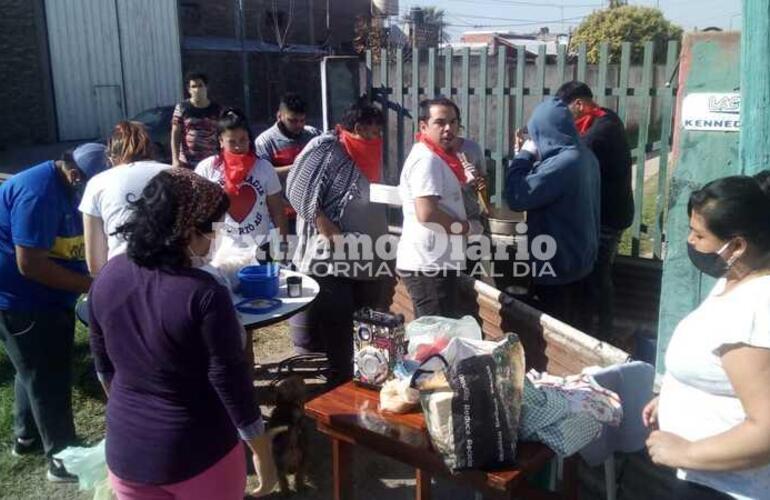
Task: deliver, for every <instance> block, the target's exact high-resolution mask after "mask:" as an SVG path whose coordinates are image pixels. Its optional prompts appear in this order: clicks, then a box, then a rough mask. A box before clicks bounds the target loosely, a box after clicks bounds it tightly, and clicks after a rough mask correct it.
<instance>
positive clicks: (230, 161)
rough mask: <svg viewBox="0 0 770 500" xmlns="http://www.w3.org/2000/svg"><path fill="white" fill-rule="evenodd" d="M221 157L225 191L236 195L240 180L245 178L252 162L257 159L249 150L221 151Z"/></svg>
mask: <svg viewBox="0 0 770 500" xmlns="http://www.w3.org/2000/svg"><path fill="white" fill-rule="evenodd" d="M221 159H222V164H223V165H224V174H225V187H224V189H225V192H226V193H227V194H231V195H236V194H238V192H239V191H240V186H241V182H243V181H244V180H245V179H246V176H247V175H249V172H250V171H251V169H252V167H253V166H254V162H255V161H257V155H255V154H254V153H253V152H251V151H249V152H248V153H231V152H229V151H222V153H221Z"/></svg>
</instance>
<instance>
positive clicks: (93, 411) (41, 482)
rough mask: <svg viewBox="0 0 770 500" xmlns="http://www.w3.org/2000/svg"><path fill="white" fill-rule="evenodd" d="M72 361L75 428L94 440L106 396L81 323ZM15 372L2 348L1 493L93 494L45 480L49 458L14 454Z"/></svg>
mask: <svg viewBox="0 0 770 500" xmlns="http://www.w3.org/2000/svg"><path fill="white" fill-rule="evenodd" d="M72 362H73V372H72V406H73V409H74V412H75V428H76V430H77V433H78V437H80V438H81V439H82V440H83V441H85V442H86V443H88V444H95V443H96V442H98V441H99V440H100V439H102V437H104V410H105V398H104V395H103V394H102V389H101V386H100V385H99V381H98V380H97V379H96V375H95V373H94V369H93V361H92V359H91V356H90V353H89V348H88V332H87V330H86V329H85V328H84V327H83V326H82V325H80V324H78V325H77V328H76V331H75V348H74V355H73V361H72ZM14 373H15V371H14V369H13V365H12V364H11V361H10V360H9V359H8V356H7V355H6V353H5V350H4V349H0V497H2V498H14V499H41V498H56V499H57V500H59V499H61V500H75V499H77V500H80V499H90V498H92V497H93V493H92V492H79V491H78V490H77V486H76V485H56V484H52V483H49V482H48V481H46V479H45V473H46V462H45V459H44V458H43V457H41V456H32V457H24V458H17V457H14V456H12V455H11V443H12V440H13V431H12V424H13V377H14Z"/></svg>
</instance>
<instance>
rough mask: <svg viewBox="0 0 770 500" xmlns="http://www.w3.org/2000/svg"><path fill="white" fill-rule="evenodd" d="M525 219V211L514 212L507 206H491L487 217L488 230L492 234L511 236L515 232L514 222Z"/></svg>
mask: <svg viewBox="0 0 770 500" xmlns="http://www.w3.org/2000/svg"><path fill="white" fill-rule="evenodd" d="M526 220H527V217H526V213H525V212H514V211H513V210H509V209H507V208H497V207H493V208H492V211H491V212H490V214H489V217H487V221H489V232H490V233H492V234H501V235H506V236H512V235H514V234H516V224H518V223H519V222H524V221H526Z"/></svg>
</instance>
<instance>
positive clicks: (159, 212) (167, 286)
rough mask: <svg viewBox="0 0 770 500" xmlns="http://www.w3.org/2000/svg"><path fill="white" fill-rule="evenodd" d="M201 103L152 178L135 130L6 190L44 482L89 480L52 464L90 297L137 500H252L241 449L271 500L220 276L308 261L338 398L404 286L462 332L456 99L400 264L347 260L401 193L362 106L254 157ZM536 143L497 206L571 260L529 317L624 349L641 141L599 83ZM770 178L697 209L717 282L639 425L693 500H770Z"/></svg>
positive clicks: (461, 179)
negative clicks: (627, 238) (82, 303)
mask: <svg viewBox="0 0 770 500" xmlns="http://www.w3.org/2000/svg"><path fill="white" fill-rule="evenodd" d="M185 81H186V89H187V91H188V93H189V96H190V97H189V99H187V100H186V101H184V102H183V103H181V104H179V105H178V106H177V107H176V109H175V111H174V117H173V123H172V130H171V151H172V165H165V164H162V163H158V162H156V161H155V160H154V151H153V145H152V141H151V140H150V139H149V137H148V135H147V132H146V131H145V130H144V128H143V126H142V125H141V124H138V123H133V122H120V123H118V124H117V125H116V127H115V129H114V131H113V134H112V136H111V138H110V139H109V140H108V142H107V144H106V146H105V145H101V144H96V143H88V144H84V145H81V146H79V147H77V148H75V149H74V151H72V152H68V153H65V154H64V155H63V156H62V158H60V159H59V160H56V161H49V162H45V163H42V164H40V165H37V166H34V167H30V168H29V169H27V170H25V171H23V172H22V173H20V174H17V175H15V176H14V177H13V178H12V179H10V180H9V181H7V182H5V183H4V184H3V185H2V186H1V187H0V278H2V279H0V340H1V341H2V342H3V345H4V346H5V349H6V351H7V353H8V355H9V357H10V359H11V362H12V363H13V365H14V367H15V368H16V378H15V402H14V443H13V452H14V453H15V454H17V455H23V454H28V453H35V452H43V453H44V454H45V456H46V457H47V458H48V459H49V466H48V471H47V475H48V478H49V479H50V480H53V481H69V480H73V479H74V478H73V476H72V475H71V474H69V473H68V471H67V470H66V469H65V467H64V466H63V464H62V463H61V462H59V461H58V460H56V459H55V458H54V454H55V453H56V452H58V451H60V450H61V449H63V448H65V447H67V446H70V445H72V444H73V443H75V430H74V425H73V418H72V407H71V401H70V398H71V386H70V362H71V353H72V346H73V336H74V321H75V318H74V314H73V306H74V304H75V301H76V300H77V298H78V296H79V295H80V294H83V293H88V301H87V305H88V307H87V309H88V322H89V331H90V344H91V351H92V354H93V357H94V361H95V366H96V372H97V376H98V378H99V380H100V382H101V384H102V386H103V388H104V391H105V393H106V394H107V395H108V404H107V436H106V438H107V441H106V442H107V448H106V451H107V464H108V467H109V473H110V480H111V484H112V486H113V489H114V490H115V492H116V493H117V495H118V498H120V499H136V498H150V497H151V498H186V499H196V498H201V499H203V498H223V499H229V498H232V499H235V498H241V497H242V495H243V491H244V488H245V482H246V475H245V472H246V465H245V453H244V445H243V444H242V443H243V442H245V443H246V445H247V446H248V448H250V450H251V451H252V457H253V461H254V467H255V469H256V471H257V472H258V474H259V476H260V487H259V490H258V491H257V492H256V493H257V494H262V493H266V492H269V491H270V490H272V488H273V486H274V484H275V470H274V467H275V466H274V463H273V460H272V457H271V450H270V446H271V444H270V438H269V437H268V436H267V435H266V433H265V426H264V423H263V420H262V416H261V414H260V411H259V405H258V401H257V400H256V399H255V395H254V391H253V387H252V382H251V368H252V366H251V363H250V360H249V358H248V356H247V354H246V350H247V348H246V346H245V345H244V344H245V343H246V344H248V343H249V341H246V342H245V339H246V338H247V337H246V336H245V335H244V331H243V327H242V326H241V325H240V324H239V321H238V318H237V314H236V312H235V309H234V307H233V304H232V302H231V298H230V290H228V288H227V285H228V282H227V280H222V279H221V276H220V275H217V273H216V272H210V271H211V269H210V267H211V266H210V265H211V261H212V258H214V257H215V256H216V255H217V254H219V253H220V252H224V253H227V254H229V255H241V256H244V257H245V258H246V259H252V258H253V257H254V256H255V255H259V256H260V257H264V258H267V259H280V260H286V259H288V258H291V259H292V261H293V264H294V265H295V266H296V267H297V268H298V270H299V271H301V272H303V273H306V274H308V275H310V276H312V277H313V278H314V279H315V280H316V281H317V282H318V283H319V294H318V296H317V298H316V300H315V301H314V302H313V304H312V305H311V306H310V307H309V308H308V309H307V310H305V311H304V312H302V313H300V314H298V315H296V316H294V317H293V318H292V319H291V320H290V326H291V333H292V340H293V342H294V345H295V349H296V350H297V351H298V352H300V353H303V352H318V351H322V352H325V353H326V354H327V356H328V359H329V364H330V367H331V370H330V376H329V377H330V378H329V386H330V387H332V386H334V385H337V384H340V383H342V382H345V381H347V380H349V379H350V378H351V377H352V375H353V363H352V358H353V342H352V333H353V332H352V330H353V328H352V322H353V320H352V318H353V313H354V312H355V311H356V310H358V309H360V308H362V307H372V308H375V309H385V308H387V307H388V306H389V305H390V301H391V299H392V295H393V287H394V284H395V278H396V277H397V279H399V280H401V281H402V282H403V283H404V285H405V287H406V289H407V291H408V293H409V295H410V297H411V300H412V303H413V306H414V311H415V315H416V316H417V317H419V316H424V315H440V316H445V317H458V316H459V315H461V311H462V310H463V308H462V304H461V303H460V302H461V300H460V296H459V290H460V286H459V282H458V280H459V279H460V276H461V274H462V273H463V272H464V270H465V268H466V261H467V259H466V257H467V255H466V253H465V251H464V250H465V248H466V244H467V238H468V237H469V236H471V235H474V234H477V233H479V232H480V231H482V230H483V225H482V224H481V221H482V218H481V217H480V214H481V212H482V208H481V207H480V205H479V201H478V200H479V196H478V195H479V194H480V193H481V194H482V195H483V194H484V193H485V191H486V170H485V168H484V162H483V157H484V155H483V152H482V151H481V150H480V149H479V148H478V145H477V144H476V143H475V142H473V141H472V140H470V139H468V138H464V137H462V136H461V134H460V131H461V116H460V111H459V108H458V107H457V105H456V104H455V103H454V102H453V101H451V100H450V99H447V98H444V97H438V98H434V99H428V100H425V101H423V102H421V103H420V105H419V109H418V110H417V119H418V122H419V124H418V129H419V133H418V134H417V136H416V137H415V144H414V146H413V147H412V150H411V151H410V153H409V155H408V157H407V158H406V160H405V162H404V164H403V165H402V166H401V167H402V168H401V174H400V181H399V186H398V192H399V195H400V199H401V204H402V216H403V223H402V229H401V235H400V238H399V239H398V240H397V242H394V243H393V244H394V245H395V252H381V251H375V252H373V253H372V252H369V253H368V254H365V255H364V256H363V257H362V256H361V255H360V254H357V253H354V252H350V251H349V250H350V248H349V247H348V248H347V250H348V251H341V252H338V251H336V250H339V249H340V248H341V247H343V248H344V247H345V238H346V237H349V236H355V237H357V238H358V237H365V238H367V239H368V241H369V242H377V241H382V240H383V238H385V239H386V240H387V238H388V236H389V227H388V217H387V215H388V214H387V207H386V205H383V204H379V203H374V202H372V201H371V192H372V185H373V184H375V183H379V182H381V181H382V176H383V172H382V168H383V165H382V148H383V141H382V129H383V124H384V121H385V118H384V116H383V113H382V111H381V110H380V109H379V108H378V107H376V106H374V105H372V104H371V103H370V102H369V101H368V100H367V99H366V98H361V99H359V100H357V101H356V102H354V103H351V105H350V107H349V108H348V109H347V111H346V113H345V114H344V116H343V117H342V119H341V120H340V123H339V124H337V126H336V127H335V128H334V129H333V130H329V131H326V132H323V133H321V132H320V131H318V130H316V129H314V128H312V127H309V126H307V125H306V123H305V118H306V105H305V102H304V101H303V100H302V98H301V97H300V96H298V95H296V94H287V95H285V96H284V97H283V98H282V99H281V103H280V106H279V109H278V111H277V116H276V122H275V124H274V125H273V126H272V127H270V128H269V129H268V130H266V131H265V132H263V133H262V134H260V135H259V136H258V137H257V138H256V139H255V138H253V137H252V130H251V127H250V126H249V123H248V121H247V119H246V117H245V115H244V114H243V113H242V112H241V111H239V110H237V109H234V108H227V107H221V106H219V105H217V104H216V103H213V102H212V101H211V100H210V99H209V98H208V95H207V87H208V81H207V79H206V77H205V75H202V74H199V73H194V74H191V75H189V76H187V77H186V79H185ZM527 134H528V136H529V137H526V136H525V135H524V134H517V137H516V149H517V153H516V155H515V157H514V158H513V160H512V161H511V162H510V164H509V165H508V166H507V168H506V169H505V182H504V192H503V193H502V195H503V198H504V199H505V201H506V202H507V204H508V206H509V207H510V208H511V209H513V210H522V211H526V212H527V226H528V237H529V239H530V241H531V240H532V238H534V237H535V236H539V235H544V236H548V237H549V238H551V239H552V240H553V242H554V243H555V249H554V250H555V251H554V252H553V254H552V255H551V256H550V257H549V259H548V264H549V265H550V268H551V271H552V272H550V273H547V274H544V275H541V276H536V277H534V279H533V292H532V296H533V298H534V300H536V301H537V304H538V306H539V307H540V308H541V309H542V310H544V311H545V312H548V313H550V314H552V315H554V316H556V317H558V318H560V319H563V320H564V321H567V322H570V323H573V324H575V325H576V326H579V327H584V328H591V326H590V323H591V320H590V318H591V316H592V315H593V313H594V312H596V313H597V315H598V317H599V327H598V329H597V330H596V332H597V335H599V336H600V337H602V338H608V337H609V336H610V335H611V332H612V322H611V318H612V311H611V302H612V290H611V289H612V280H611V274H610V271H611V268H612V262H613V259H614V257H615V254H616V253H617V246H618V242H619V238H620V234H621V233H622V231H623V230H624V229H625V228H627V227H628V226H629V225H630V223H631V220H632V218H633V198H632V194H631V158H630V153H629V148H628V145H627V141H626V137H625V132H624V128H623V124H622V122H621V121H620V119H619V118H618V117H617V115H616V114H615V113H613V112H612V111H611V110H609V109H606V108H602V107H600V106H598V105H597V104H596V103H594V101H593V96H592V94H591V90H590V88H589V87H588V86H587V85H586V84H584V83H581V82H568V83H566V84H564V85H563V86H562V87H561V88H560V89H559V90H558V92H557V93H556V95H555V96H554V97H550V98H547V99H545V100H544V101H543V102H542V103H540V104H539V105H538V106H537V107H536V109H535V110H534V112H533V114H532V117H531V119H530V120H529V122H528V124H527ZM767 177H768V176H765V177H760V178H759V179H754V178H750V177H730V178H726V179H720V180H717V181H714V182H712V183H709V184H708V185H706V186H705V187H704V188H702V189H701V190H698V191H696V192H695V193H693V195H692V197H691V200H690V204H689V206H688V212H689V213H690V218H691V221H690V226H691V235H690V239H689V241H688V244H689V254H690V257H691V259H692V261H693V264H694V265H695V266H696V267H697V268H698V269H699V270H701V271H702V272H704V273H706V274H711V275H713V276H720V277H723V279H721V280H720V281H719V282H717V285H716V287H715V289H714V291H713V292H712V294H711V295H710V296H709V298H708V299H707V300H706V301H705V302H704V303H703V304H702V305H701V306H700V308H699V309H697V310H696V311H694V312H693V313H692V314H691V315H690V316H688V318H686V319H685V320H684V321H683V322H682V324H680V326H679V328H677V331H676V332H675V335H674V338H673V340H672V343H671V346H670V348H669V351H668V354H667V357H666V366H667V369H668V373H667V375H666V378H665V381H664V384H663V391H662V393H661V398H660V400H659V402H658V400H655V401H653V402H651V403H650V405H649V406H648V408H647V409H646V410H645V415H644V417H645V420H646V421H647V423H648V424H649V425H650V426H659V430H655V431H654V432H653V433H652V434H651V436H650V440H649V442H648V445H649V450H650V455H651V457H652V458H653V460H654V461H655V462H656V463H660V464H663V465H668V466H671V467H678V468H681V469H682V477H683V478H685V479H688V480H689V481H687V482H682V483H681V484H682V486H683V492H682V495H686V494H688V495H690V497H689V498H706V497H704V496H698V495H711V496H713V497H714V498H721V497H724V495H725V494H727V495H732V496H734V497H736V498H760V497H761V493H760V492H763V491H765V490H767V489H768V486H770V466H768V465H767V464H768V463H769V462H770V421H769V420H768V415H770V391H767V390H766V389H765V386H764V384H763V380H764V378H763V376H764V375H769V374H770V326H769V325H770V320H768V313H769V312H770V295H768V293H767V290H770V287H768V285H769V283H768V282H767V281H766V280H767V279H768V278H767V276H768V274H770V219H768V218H767V217H766V216H765V215H764V214H767V213H770V197H768V195H767V188H766V185H767V184H768V183H769V182H768V179H767ZM482 198H483V196H482ZM482 205H483V201H482ZM291 235H295V236H296V238H295V239H296V241H295V244H294V245H292V246H293V248H290V246H289V244H288V241H289V238H288V237H289V236H291ZM388 241H391V242H392V241H393V240H388ZM276 242H277V244H274V243H276ZM373 248H375V249H380V246H379V245H376V244H375V245H374V246H373ZM532 253H533V254H534V253H535V252H532ZM386 254H387V255H386ZM530 258H532V259H534V258H535V257H534V256H530ZM351 264H352V265H351ZM383 270H386V271H387V272H383ZM696 483H697V484H696ZM720 495H721V496H720ZM682 498H685V497H684V496H682Z"/></svg>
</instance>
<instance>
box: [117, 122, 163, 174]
mask: <svg viewBox="0 0 770 500" xmlns="http://www.w3.org/2000/svg"><path fill="white" fill-rule="evenodd" d="M153 153H154V151H153V145H152V140H151V139H150V136H149V135H148V134H147V130H146V129H145V126H144V124H143V123H141V122H130V121H119V122H118V123H117V124H116V125H115V128H114V129H113V130H112V136H111V137H110V139H109V140H108V141H107V156H108V157H109V159H110V161H111V162H112V164H113V165H123V164H124V163H132V162H135V161H142V160H151V159H153V156H154V154H153Z"/></svg>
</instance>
